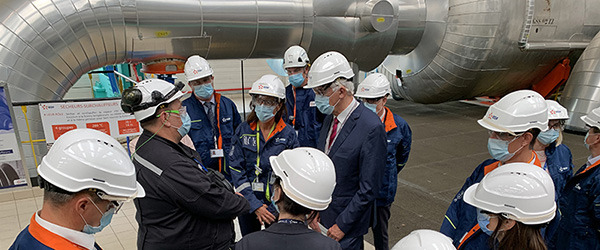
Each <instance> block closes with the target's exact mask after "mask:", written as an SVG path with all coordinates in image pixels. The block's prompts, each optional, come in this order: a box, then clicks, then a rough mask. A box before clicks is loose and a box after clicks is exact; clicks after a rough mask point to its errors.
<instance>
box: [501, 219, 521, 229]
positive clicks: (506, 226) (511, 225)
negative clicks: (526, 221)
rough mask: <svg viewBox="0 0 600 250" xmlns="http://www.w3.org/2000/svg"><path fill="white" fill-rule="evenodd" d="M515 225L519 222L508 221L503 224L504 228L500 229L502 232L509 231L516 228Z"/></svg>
mask: <svg viewBox="0 0 600 250" xmlns="http://www.w3.org/2000/svg"><path fill="white" fill-rule="evenodd" d="M515 224H517V222H516V221H515V220H511V219H508V220H505V221H504V223H502V226H501V227H500V229H501V230H502V231H508V230H510V229H511V228H513V227H514V226H515Z"/></svg>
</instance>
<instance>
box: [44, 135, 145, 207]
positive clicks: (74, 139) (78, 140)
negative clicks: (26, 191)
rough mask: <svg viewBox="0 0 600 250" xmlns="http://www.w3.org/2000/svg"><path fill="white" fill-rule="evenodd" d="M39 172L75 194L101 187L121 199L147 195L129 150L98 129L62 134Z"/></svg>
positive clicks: (100, 188)
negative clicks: (137, 175) (137, 179)
mask: <svg viewBox="0 0 600 250" xmlns="http://www.w3.org/2000/svg"><path fill="white" fill-rule="evenodd" d="M37 171H38V174H39V175H40V176H41V177H42V178H44V180H45V181H46V182H49V183H50V184H52V185H54V186H56V187H59V188H61V189H63V190H66V191H69V192H73V193H75V192H79V191H82V190H87V189H98V190H101V191H103V192H104V193H106V194H107V195H109V196H111V197H112V199H121V200H127V199H133V198H141V197H144V196H145V194H146V192H145V191H144V188H142V186H141V185H140V184H139V183H138V182H137V181H136V177H135V176H136V175H135V167H134V166H133V163H132V162H131V159H130V158H129V156H128V155H127V152H126V151H125V149H124V148H123V147H122V146H121V144H119V142H118V141H117V140H115V139H114V138H112V137H111V136H109V135H107V134H105V133H102V132H100V131H98V130H93V129H87V128H81V129H74V130H71V131H69V132H67V133H65V134H63V135H61V136H60V137H59V138H58V139H57V140H56V142H54V144H53V145H52V147H51V148H50V151H48V154H47V155H46V156H44V158H42V162H41V163H40V166H39V167H38V169H37Z"/></svg>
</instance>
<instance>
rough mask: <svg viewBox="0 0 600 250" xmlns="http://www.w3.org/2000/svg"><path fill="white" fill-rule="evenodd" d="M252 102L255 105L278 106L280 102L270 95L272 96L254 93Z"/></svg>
mask: <svg viewBox="0 0 600 250" xmlns="http://www.w3.org/2000/svg"><path fill="white" fill-rule="evenodd" d="M252 104H253V105H267V106H277V105H278V104H279V100H278V99H277V98H275V97H270V96H262V95H252Z"/></svg>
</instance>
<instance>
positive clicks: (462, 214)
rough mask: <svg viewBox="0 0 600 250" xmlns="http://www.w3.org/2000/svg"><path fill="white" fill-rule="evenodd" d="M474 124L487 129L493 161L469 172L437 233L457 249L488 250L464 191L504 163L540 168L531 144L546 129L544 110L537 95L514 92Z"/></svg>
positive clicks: (475, 213) (487, 236) (546, 115)
mask: <svg viewBox="0 0 600 250" xmlns="http://www.w3.org/2000/svg"><path fill="white" fill-rule="evenodd" d="M477 122H478V123H479V125H481V126H482V127H484V128H486V129H488V130H489V134H490V137H489V139H488V151H489V153H490V155H491V156H492V157H493V159H488V160H485V161H484V162H483V163H481V164H480V165H479V166H478V167H477V168H476V169H475V170H474V171H473V173H472V174H471V176H469V177H468V178H467V180H466V181H465V184H464V185H463V186H462V188H461V189H460V190H459V191H458V193H457V194H456V196H455V197H454V199H453V200H452V202H451V203H450V207H448V210H447V211H446V215H445V217H444V221H443V222H442V227H441V229H440V232H442V233H443V234H445V235H447V236H448V237H450V238H452V240H453V241H454V245H455V246H456V247H457V249H489V246H490V245H489V244H488V242H489V238H490V237H489V234H488V233H489V232H487V231H486V232H484V231H482V230H481V229H480V226H479V225H478V222H477V211H476V209H475V207H473V206H471V205H469V204H466V203H465V202H464V200H463V195H464V192H465V190H466V189H467V188H468V187H469V186H471V185H473V184H475V183H479V182H480V181H481V179H482V178H483V177H484V176H485V175H486V174H487V173H489V172H491V171H492V170H494V169H496V168H498V167H502V165H504V164H506V163H512V162H525V163H530V164H534V165H536V166H538V167H541V163H540V160H539V158H538V157H537V155H536V154H535V152H533V145H534V143H535V140H536V137H537V135H538V134H539V133H540V132H541V131H545V130H547V129H548V108H547V104H546V101H545V100H544V98H543V97H542V96H541V95H540V94H538V93H537V92H535V91H531V90H518V91H515V92H512V93H510V94H508V95H506V96H504V97H502V98H501V99H500V100H499V101H498V102H496V103H495V104H493V105H492V106H490V107H489V108H488V110H487V113H486V114H485V116H484V117H483V118H482V119H480V120H478V121H477ZM467 236H468V237H467Z"/></svg>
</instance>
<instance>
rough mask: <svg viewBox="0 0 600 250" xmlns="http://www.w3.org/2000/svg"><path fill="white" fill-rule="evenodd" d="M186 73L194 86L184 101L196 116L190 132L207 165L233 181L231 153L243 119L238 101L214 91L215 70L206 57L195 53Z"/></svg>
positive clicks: (193, 117)
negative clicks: (230, 164) (230, 168)
mask: <svg viewBox="0 0 600 250" xmlns="http://www.w3.org/2000/svg"><path fill="white" fill-rule="evenodd" d="M185 76H186V77H187V80H188V84H189V85H190V88H191V89H192V90H193V93H192V95H191V96H190V97H189V98H187V99H186V100H185V101H183V103H182V104H183V106H185V107H186V108H187V113H188V114H189V115H190V118H191V119H192V127H191V129H190V132H189V133H188V135H189V136H190V137H191V138H192V141H193V142H194V147H195V148H196V151H197V152H198V153H199V154H200V157H201V158H202V163H203V164H204V166H205V167H207V168H212V169H214V170H217V171H219V172H221V173H222V174H223V175H224V176H225V178H226V179H227V180H229V181H231V174H230V173H229V170H228V168H227V167H226V166H228V162H229V159H228V156H229V152H230V150H231V145H232V138H233V134H234V133H235V129H236V128H237V127H238V126H239V125H240V123H241V122H242V120H241V118H240V114H239V113H238V110H237V107H236V106H235V103H234V102H233V101H231V99H229V98H227V97H225V96H222V95H221V94H219V93H215V92H214V80H215V77H214V76H213V70H212V68H211V67H210V65H209V64H208V61H206V60H205V59H204V58H202V57H200V56H197V55H194V56H191V57H190V58H188V60H187V62H186V63H185Z"/></svg>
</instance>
